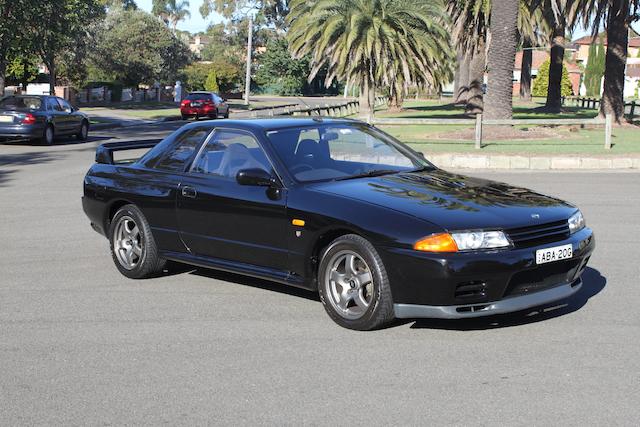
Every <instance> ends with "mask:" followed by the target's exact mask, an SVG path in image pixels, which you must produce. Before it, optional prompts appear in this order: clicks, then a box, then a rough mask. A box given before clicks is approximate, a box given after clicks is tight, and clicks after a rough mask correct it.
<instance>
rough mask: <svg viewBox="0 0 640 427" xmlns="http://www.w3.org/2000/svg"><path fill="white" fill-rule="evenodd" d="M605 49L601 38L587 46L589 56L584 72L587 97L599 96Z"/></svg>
mask: <svg viewBox="0 0 640 427" xmlns="http://www.w3.org/2000/svg"><path fill="white" fill-rule="evenodd" d="M605 55H606V53H605V48H604V41H603V40H602V37H600V39H599V43H598V44H597V45H596V44H595V43H591V45H590V46H589V56H588V58H587V67H586V69H585V72H584V85H585V87H586V89H587V96H600V92H601V88H602V77H603V76H604V66H605Z"/></svg>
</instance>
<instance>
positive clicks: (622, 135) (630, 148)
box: [382, 125, 640, 156]
mask: <svg viewBox="0 0 640 427" xmlns="http://www.w3.org/2000/svg"><path fill="white" fill-rule="evenodd" d="M468 128H469V127H468V126H459V125H443V126H435V125H434V126H431V125H411V126H383V127H382V129H384V130H385V131H386V132H388V133H389V134H391V135H393V136H395V137H396V138H398V139H399V140H401V141H403V142H406V143H408V144H409V145H411V146H412V147H413V148H415V149H417V150H419V151H424V152H427V153H429V152H434V153H435V152H440V153H444V152H449V153H485V154H486V153H504V154H539V155H550V154H589V155H604V156H606V155H621V154H638V155H640V127H635V126H633V127H632V126H624V127H619V128H614V129H613V147H612V148H611V150H605V149H604V127H600V128H594V129H578V130H577V131H573V132H572V131H570V130H569V129H568V128H564V127H561V128H556V132H557V134H558V137H556V138H544V139H530V140H529V139H527V140H493V141H492V140H487V139H485V140H484V141H483V148H482V149H481V150H476V149H475V148H474V140H473V138H469V140H451V139H446V137H444V135H446V132H452V131H456V130H458V131H459V130H463V129H468ZM443 134H444V135H443ZM434 136H438V138H434Z"/></svg>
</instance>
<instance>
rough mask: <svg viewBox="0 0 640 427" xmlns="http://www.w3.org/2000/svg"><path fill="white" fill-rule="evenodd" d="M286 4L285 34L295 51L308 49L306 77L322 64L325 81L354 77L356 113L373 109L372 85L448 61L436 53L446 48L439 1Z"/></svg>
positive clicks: (388, 83) (412, 76) (352, 0)
mask: <svg viewBox="0 0 640 427" xmlns="http://www.w3.org/2000/svg"><path fill="white" fill-rule="evenodd" d="M289 6H290V10H289V14H288V16H287V22H288V23H289V24H290V25H291V27H290V29H289V32H288V34H287V39H288V41H289V46H290V49H291V52H292V53H293V55H294V57H296V58H302V57H304V56H306V55H310V57H311V73H310V75H309V77H308V80H309V81H311V80H312V79H313V78H314V77H315V76H316V74H317V73H318V71H320V70H321V69H322V68H324V67H327V76H326V78H325V86H327V87H328V86H330V85H331V83H332V82H333V81H334V80H342V81H347V80H348V81H350V82H352V83H357V84H358V85H359V87H360V113H361V115H370V114H371V113H372V112H373V106H374V101H375V88H376V86H380V85H382V84H385V85H386V86H387V87H390V86H392V85H395V84H396V83H397V82H396V81H395V79H396V78H397V76H400V75H402V78H403V79H404V81H405V82H409V81H415V80H416V79H417V77H418V75H422V76H424V75H425V74H428V73H429V70H434V69H439V67H449V66H450V62H438V61H437V60H436V59H435V58H439V57H440V56H441V55H442V54H443V53H445V54H446V55H450V54H451V52H449V51H448V49H447V46H448V44H449V43H448V42H449V40H448V33H447V31H446V30H445V28H444V26H443V25H442V23H443V22H444V19H445V15H444V7H443V5H442V3H441V2H439V1H431V2H409V1H405V0H395V1H394V0H374V1H361V0H315V1H304V0H292V1H291V2H290V4H289Z"/></svg>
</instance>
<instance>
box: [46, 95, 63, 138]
mask: <svg viewBox="0 0 640 427" xmlns="http://www.w3.org/2000/svg"><path fill="white" fill-rule="evenodd" d="M45 102H46V105H47V112H48V113H49V117H50V118H51V119H50V122H51V123H52V124H53V127H54V129H55V132H56V133H57V134H62V133H65V132H66V131H65V125H66V123H65V117H64V111H63V110H62V106H61V105H60V103H59V102H58V100H57V99H56V98H55V97H53V96H48V97H47V98H46V101H45Z"/></svg>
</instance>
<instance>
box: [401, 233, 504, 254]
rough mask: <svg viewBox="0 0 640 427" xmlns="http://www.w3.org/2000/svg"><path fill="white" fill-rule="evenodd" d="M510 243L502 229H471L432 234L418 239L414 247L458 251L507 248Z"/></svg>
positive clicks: (429, 250)
mask: <svg viewBox="0 0 640 427" xmlns="http://www.w3.org/2000/svg"><path fill="white" fill-rule="evenodd" d="M510 245H511V243H510V242H509V239H507V236H505V235H504V233H503V232H502V231H469V232H464V233H451V234H449V233H439V234H432V235H431V236H428V237H425V238H424V239H420V240H418V241H417V242H416V243H415V244H414V245H413V249H415V250H417V251H423V252H458V251H469V250H476V249H497V248H506V247H509V246H510Z"/></svg>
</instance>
